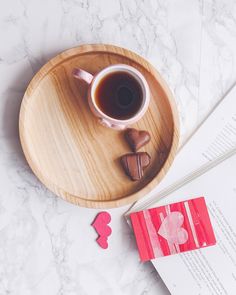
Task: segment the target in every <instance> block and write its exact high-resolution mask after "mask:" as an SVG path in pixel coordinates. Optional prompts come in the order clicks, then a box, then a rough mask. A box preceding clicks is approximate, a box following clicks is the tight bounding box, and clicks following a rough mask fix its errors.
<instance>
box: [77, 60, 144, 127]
mask: <svg viewBox="0 0 236 295" xmlns="http://www.w3.org/2000/svg"><path fill="white" fill-rule="evenodd" d="M115 72H125V73H128V74H129V75H131V76H132V77H133V78H134V79H135V80H136V81H137V82H138V84H139V85H140V87H141V90H142V104H141V107H140V108H139V110H138V111H137V113H136V114H134V115H133V116H132V117H130V118H128V119H125V120H121V119H115V118H112V117H110V116H108V115H106V114H105V113H104V112H102V111H101V109H100V108H99V107H98V105H97V104H96V100H95V92H96V89H97V87H98V85H99V83H100V81H101V80H102V79H103V78H105V77H106V76H107V75H109V74H111V73H115ZM73 75H74V77H75V78H77V79H79V80H83V81H85V82H86V83H87V84H88V85H89V89H88V103H89V106H90V109H91V111H92V112H93V114H94V115H95V116H96V117H98V120H99V123H101V124H102V125H103V126H106V127H109V128H113V129H117V130H122V129H125V128H127V127H129V126H130V125H131V124H133V123H135V122H137V121H138V120H140V119H141V118H142V117H143V115H144V114H145V112H146V110H147V109H148V105H149V101H150V90H149V87H148V83H147V81H146V79H145V78H144V76H143V75H142V74H141V73H140V72H139V71H138V70H137V69H135V68H134V67H131V66H128V65H125V64H116V65H112V66H108V67H106V68H104V69H103V70H101V71H100V72H98V73H97V74H95V75H94V76H93V75H92V74H90V73H88V72H86V71H84V70H82V69H79V68H76V69H74V70H73Z"/></svg>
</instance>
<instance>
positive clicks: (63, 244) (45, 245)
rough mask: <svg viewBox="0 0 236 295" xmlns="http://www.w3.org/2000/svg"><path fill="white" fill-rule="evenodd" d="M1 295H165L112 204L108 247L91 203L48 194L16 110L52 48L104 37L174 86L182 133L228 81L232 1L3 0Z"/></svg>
mask: <svg viewBox="0 0 236 295" xmlns="http://www.w3.org/2000/svg"><path fill="white" fill-rule="evenodd" d="M0 38H1V43H0V150H1V153H0V179H1V186H0V294H1V295H5V294H6V295H7V294H11V295H31V294H34V295H44V294H50V295H75V294H79V295H82V294H84V295H85V294H86V295H87V294H89V295H90V294H93V295H94V294H99V295H106V294H109V295H111V294H115V295H117V294H137V295H141V294H142V295H144V294H149V295H152V294H160V295H161V294H168V291H167V289H166V288H165V286H164V284H163V283H162V281H161V279H160V278H159V276H158V274H157V273H156V272H155V270H154V268H153V266H152V265H151V263H146V264H142V263H140V262H139V258H138V253H137V250H136V246H135V241H134V238H133V235H132V233H131V231H130V229H129V228H128V226H127V224H126V223H125V221H124V219H123V218H122V214H123V213H124V212H125V211H126V210H127V208H128V207H123V208H119V209H113V210H110V213H111V215H112V223H111V226H112V229H113V234H112V236H111V237H110V246H109V249H108V250H106V251H104V250H102V249H100V248H99V247H98V246H97V244H96V243H95V239H96V234H95V232H94V230H93V229H92V228H91V227H90V224H91V222H92V220H93V219H94V217H95V215H96V213H97V212H98V211H97V210H92V209H84V208H79V207H76V206H74V205H71V204H69V203H66V202H65V201H63V200H61V199H59V198H57V197H56V196H55V195H53V194H52V193H50V192H49V191H48V190H47V189H46V188H45V187H44V186H43V185H42V184H41V183H40V182H39V181H38V180H37V179H36V177H35V176H34V175H33V174H32V172H31V170H30V169H29V167H28V165H27V163H26V161H25V159H24V156H23V154H22V151H21V147H20V143H19V138H18V114H19V108H20V103H21V100H22V96H23V93H24V91H25V89H26V86H27V84H28V83H29V81H30V79H31V78H32V76H33V75H34V74H35V73H36V72H37V70H38V69H39V68H40V67H41V66H42V65H43V64H44V63H45V62H46V61H48V60H49V59H50V58H51V57H53V56H54V55H55V54H57V53H59V52H61V51H63V50H65V49H67V48H70V47H74V46H77V45H80V44H84V43H110V44H115V45H118V46H123V47H126V48H128V49H131V50H133V51H135V52H137V53H139V54H140V55H142V56H144V57H145V58H147V59H148V60H149V61H150V62H152V63H153V65H154V66H155V67H156V68H157V69H158V71H159V72H160V73H161V74H162V75H163V77H164V78H165V79H166V81H167V83H168V84H169V86H170V88H171V90H172V91H173V93H174V96H175V98H176V102H177V104H178V109H179V113H180V121H181V139H182V141H183V140H185V139H186V138H187V137H188V135H189V134H190V133H191V131H192V130H193V129H194V128H195V127H196V126H197V125H198V124H199V123H200V122H201V120H202V119H203V118H204V117H205V116H206V115H207V113H208V112H209V111H210V110H211V109H212V107H213V106H214V105H215V104H216V103H217V101H218V100H219V99H220V98H221V97H222V96H223V95H224V93H225V92H226V91H227V90H228V89H229V88H230V87H231V86H232V85H233V83H234V82H235V81H236V1H234V0H214V1H213V0H204V1H202V0H188V1H186V0H185V1H184V0H179V1H166V0H150V1H148V0H146V1H145V0H129V1H126V0H109V1H108V0H107V1H106V0H99V1H97V0H50V1H49V0H8V1H1V4H0Z"/></svg>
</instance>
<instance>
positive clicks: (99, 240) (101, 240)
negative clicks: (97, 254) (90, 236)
mask: <svg viewBox="0 0 236 295" xmlns="http://www.w3.org/2000/svg"><path fill="white" fill-rule="evenodd" d="M96 241H97V243H98V245H99V246H100V247H101V248H102V249H107V248H108V242H107V238H106V237H101V236H100V237H98V238H97V240H96Z"/></svg>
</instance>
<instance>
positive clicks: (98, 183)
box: [19, 45, 179, 208]
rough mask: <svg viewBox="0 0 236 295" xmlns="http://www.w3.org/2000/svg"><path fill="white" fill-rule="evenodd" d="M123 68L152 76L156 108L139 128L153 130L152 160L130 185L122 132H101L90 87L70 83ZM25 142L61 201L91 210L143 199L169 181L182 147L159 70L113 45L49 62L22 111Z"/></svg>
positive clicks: (174, 112) (34, 163) (35, 167)
mask: <svg viewBox="0 0 236 295" xmlns="http://www.w3.org/2000/svg"><path fill="white" fill-rule="evenodd" d="M118 63H124V64H129V65H131V66H133V67H135V68H137V69H138V70H139V71H140V72H142V74H143V75H144V76H145V77H146V79H147V81H148V84H149V87H150V91H151V102H150V106H149V109H148V111H147V113H146V114H145V116H144V117H143V118H142V119H141V120H140V121H139V122H138V123H136V124H134V125H133V127H134V128H137V129H139V130H148V131H149V132H150V134H151V142H150V143H149V144H147V145H146V146H145V147H144V148H143V149H142V151H147V152H148V153H149V154H150V155H151V165H150V166H149V167H148V168H147V169H146V170H145V173H144V177H143V178H142V179H141V180H140V181H137V182H133V181H131V180H130V179H129V178H128V177H127V176H126V175H125V173H124V171H123V170H122V168H121V165H120V161H119V158H120V157H121V156H122V155H124V154H126V153H128V152H130V148H129V146H128V145H127V143H126V142H125V140H124V137H123V136H124V134H123V132H120V131H114V130H111V129H108V128H106V127H103V126H101V125H99V124H98V123H97V120H96V118H95V117H94V116H93V115H92V113H91V112H90V110H89V107H88V103H87V100H86V91H87V86H86V85H85V84H84V83H83V82H81V81H78V80H75V79H74V78H73V77H72V74H71V72H72V69H73V68H74V67H80V68H82V69H85V70H87V71H89V72H91V73H96V72H98V71H99V70H101V69H103V68H104V67H106V66H108V65H111V64H118ZM19 130H20V139H21V144H22V147H23V151H24V154H25V157H26V159H27V161H28V163H29V165H30V167H31V168H32V170H33V172H34V173H35V174H36V176H37V177H38V178H39V179H40V180H41V182H42V183H44V184H45V185H46V186H47V187H48V188H49V189H50V190H52V191H53V192H54V193H55V194H57V195H58V196H61V197H62V198H63V199H65V200H67V201H69V202H71V203H74V204H78V205H81V206H85V207H93V208H108V207H117V206H121V205H125V204H128V203H131V202H134V201H136V200H137V199H139V198H141V197H142V196H145V194H147V193H148V192H149V191H150V190H151V189H153V188H154V187H155V186H156V185H157V184H158V183H159V182H160V180H161V179H162V178H163V177H164V175H165V174H166V172H167V170H168V169H169V167H170V165H171V163H172V161H173V159H174V157H175V154H176V151H177V147H178V139H179V124H178V116H177V110H176V105H175V103H174V100H173V97H172V95H171V93H170V91H169V89H168V87H167V85H166V84H165V82H164V81H163V79H162V78H161V76H160V75H159V73H158V72H157V71H156V70H155V69H154V68H153V66H152V65H151V64H150V63H149V62H147V61H146V60H145V59H143V58H142V57H140V56H138V55H137V54H135V53H133V52H131V51H129V50H127V49H123V48H120V47H116V46H112V45H83V46H80V47H77V48H72V49H69V50H67V51H65V52H63V53H61V54H59V55H58V56H56V57H55V58H53V59H52V60H50V61H49V62H48V63H47V64H46V65H45V66H43V67H42V68H41V69H40V71H39V72H38V73H37V74H36V75H35V77H34V78H33V80H32V81H31V83H30V84H29V86H28V88H27V90H26V92H25V95H24V98H23V101H22V105H21V110H20V120H19Z"/></svg>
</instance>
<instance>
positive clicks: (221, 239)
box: [152, 155, 236, 295]
mask: <svg viewBox="0 0 236 295" xmlns="http://www.w3.org/2000/svg"><path fill="white" fill-rule="evenodd" d="M235 175H236V155H233V156H231V157H229V158H228V159H226V160H225V161H224V162H222V163H221V164H219V165H217V166H215V167H214V168H213V169H211V170H209V171H208V172H207V173H205V174H203V175H202V176H200V177H198V178H196V179H194V180H193V181H192V182H189V183H188V184H186V185H185V186H183V187H181V188H180V189H179V190H177V191H175V192H173V193H172V194H170V195H169V196H168V197H166V198H165V199H162V200H160V201H159V202H158V206H162V205H165V204H168V203H171V202H177V201H182V200H186V199H191V198H194V197H198V196H204V197H205V200H206V204H207V207H208V211H209V215H210V219H211V222H212V226H213V230H214V232H215V236H216V245H215V246H212V247H209V248H204V249H201V250H195V251H191V252H188V253H181V254H178V255H173V256H169V257H162V258H159V259H155V260H152V262H153V264H154V266H155V268H156V269H157V271H158V272H159V274H160V275H161V277H162V279H163V280H164V282H165V284H166V286H167V287H168V289H169V290H170V292H171V294H173V295H182V294H191V295H209V294H212V295H222V294H225V295H231V294H236V218H235V212H236V211H235V208H236V206H235V203H236V181H235Z"/></svg>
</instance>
